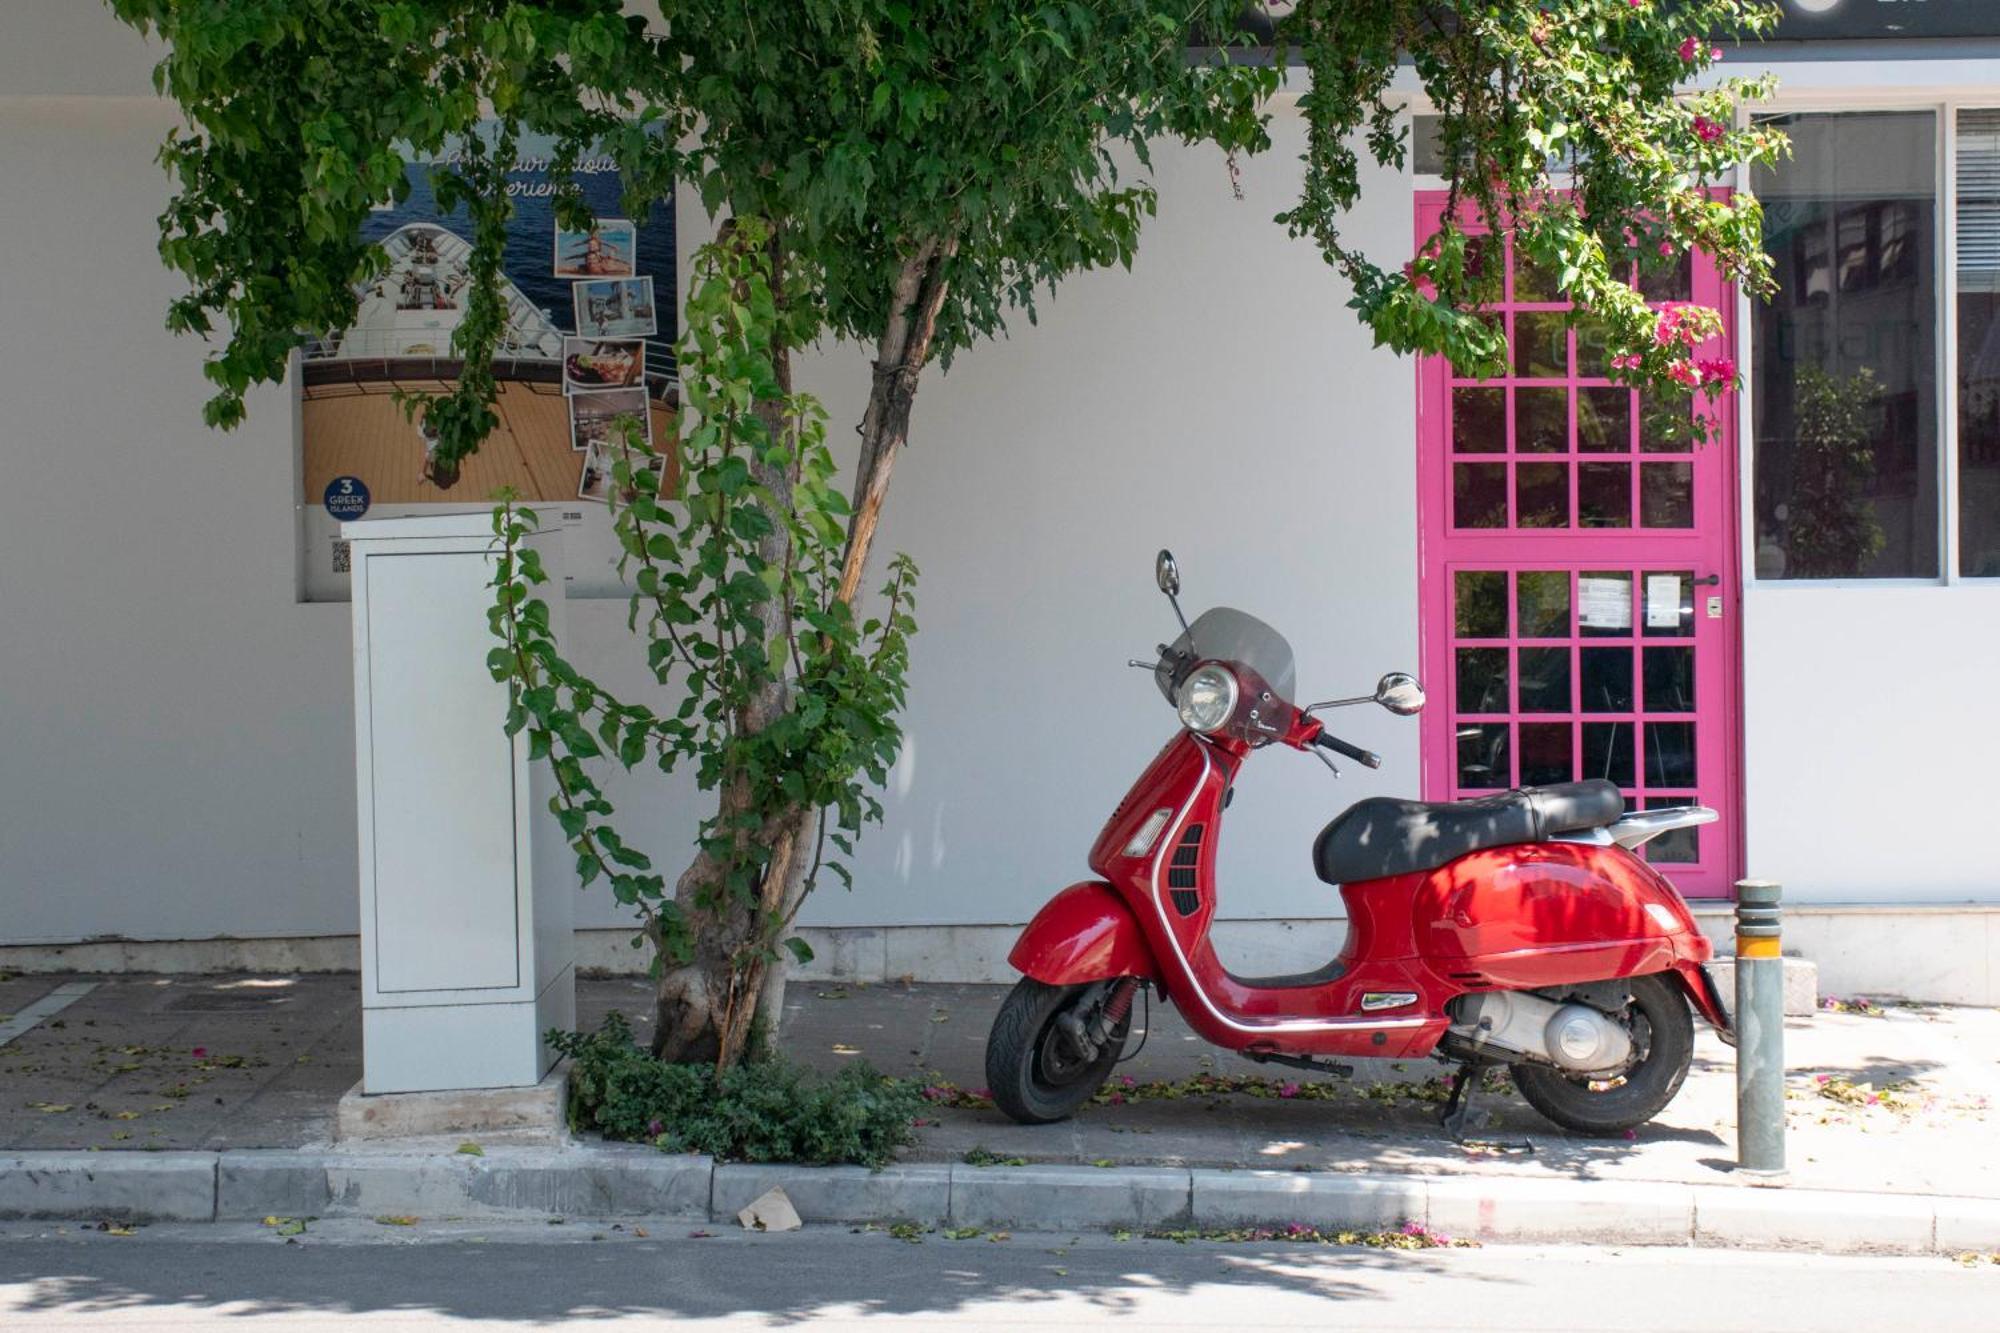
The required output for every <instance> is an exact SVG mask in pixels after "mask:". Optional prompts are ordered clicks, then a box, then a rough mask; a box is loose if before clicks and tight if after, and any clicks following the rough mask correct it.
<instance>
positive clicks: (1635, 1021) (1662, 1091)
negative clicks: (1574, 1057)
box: [1512, 973, 1694, 1137]
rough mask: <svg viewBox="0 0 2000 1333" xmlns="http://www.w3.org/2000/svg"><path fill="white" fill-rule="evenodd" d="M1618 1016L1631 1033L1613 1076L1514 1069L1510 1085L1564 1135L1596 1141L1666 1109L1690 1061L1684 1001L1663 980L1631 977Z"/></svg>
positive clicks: (1691, 1052)
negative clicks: (1626, 1054)
mask: <svg viewBox="0 0 2000 1333" xmlns="http://www.w3.org/2000/svg"><path fill="white" fill-rule="evenodd" d="M1618 1017H1619V1018H1620V1019H1622V1020H1623V1021H1624V1023H1625V1026H1626V1028H1627V1030H1628V1031H1630V1032H1631V1034H1632V1044H1633V1050H1634V1056H1633V1061H1632V1063H1631V1065H1630V1066H1628V1067H1627V1068H1626V1069H1625V1070H1624V1071H1623V1072H1622V1073H1620V1074H1619V1075H1618V1076H1617V1077H1615V1078H1609V1079H1605V1078H1596V1079H1593V1078H1590V1077H1588V1076H1586V1075H1582V1074H1568V1073H1564V1072H1563V1071H1561V1070H1558V1069H1551V1068H1549V1067H1548V1066H1546V1065H1531V1064H1517V1065H1515V1066H1513V1070H1512V1072H1513V1075H1514V1085H1515V1086H1516V1087H1518V1088H1520V1090H1521V1096H1522V1097H1524V1098H1526V1099H1527V1102H1528V1105H1530V1106H1532V1107H1534V1108H1535V1109H1536V1110H1537V1111H1540V1112H1541V1113H1542V1114H1543V1115H1545V1116H1547V1117H1548V1118H1549V1119H1551V1120H1553V1121H1555V1122H1556V1123H1557V1124H1558V1125H1561V1126H1562V1127H1563V1128H1564V1129H1571V1130H1575V1131H1576V1132H1577V1133H1579V1134H1593V1135H1598V1136H1600V1137H1601V1136H1605V1135H1611V1134H1619V1133H1623V1132H1624V1131H1625V1130H1628V1129H1635V1128H1637V1127H1638V1126H1640V1125H1643V1124H1645V1123H1646V1122H1647V1121H1648V1120H1651V1119H1652V1118H1653V1117H1654V1116H1656V1115H1658V1114H1659V1113H1660V1112H1661V1111H1662V1110H1664V1109H1665V1108H1666V1105H1667V1103H1668V1102H1670V1101H1672V1100H1673V1099H1674V1094H1675V1093H1677V1092H1679V1091H1680V1090H1681V1082H1682V1080H1684V1079H1686V1078H1687V1074H1688V1066H1689V1065H1690V1064H1692V1063H1693V1061H1694V1019H1693V1017H1692V1016H1691V1015H1690V1014H1689V1013H1688V1005H1687V999H1686V997H1685V996H1683V995H1682V994H1681V992H1680V988H1679V987H1677V986H1675V985H1674V984H1673V983H1672V982H1670V981H1668V980H1667V979H1666V977H1665V976H1664V975H1661V974H1657V973H1656V974H1654V975H1652V976H1646V977H1634V978H1633V979H1632V1002H1631V1004H1629V1005H1627V1006H1626V1009H1625V1012H1624V1013H1623V1014H1620V1015H1618Z"/></svg>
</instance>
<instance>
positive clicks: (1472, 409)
mask: <svg viewBox="0 0 2000 1333" xmlns="http://www.w3.org/2000/svg"><path fill="white" fill-rule="evenodd" d="M1451 447H1452V448H1453V449H1456V450H1457V451H1458V452H1459V453H1462V454H1497V453H1503V452H1505V451H1506V448H1507V391H1506V390H1505V389H1473V388H1457V389H1453V390H1452V391H1451Z"/></svg>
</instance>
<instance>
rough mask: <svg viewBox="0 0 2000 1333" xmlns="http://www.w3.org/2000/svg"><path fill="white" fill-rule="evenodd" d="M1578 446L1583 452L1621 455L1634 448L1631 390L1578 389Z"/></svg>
mask: <svg viewBox="0 0 2000 1333" xmlns="http://www.w3.org/2000/svg"><path fill="white" fill-rule="evenodd" d="M1576 447H1577V448H1578V449H1579V450H1580V451H1582V452H1584V453H1600V454H1622V453H1624V452H1625V451H1626V450H1628V449H1630V448H1631V447H1632V391H1631V390H1630V389H1606V388H1583V389H1578V390H1577V391H1576Z"/></svg>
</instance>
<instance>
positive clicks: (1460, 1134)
mask: <svg viewBox="0 0 2000 1333" xmlns="http://www.w3.org/2000/svg"><path fill="white" fill-rule="evenodd" d="M1478 1081H1479V1067H1478V1066H1477V1065H1475V1064H1473V1063H1472V1062H1471V1061H1467V1062H1465V1063H1464V1064H1461V1065H1460V1066H1459V1067H1458V1077H1457V1078H1456V1079H1455V1080H1453V1082H1452V1085H1451V1096H1450V1097H1449V1098H1448V1099H1447V1100H1446V1101H1445V1104H1444V1110H1443V1112H1441V1113H1440V1114H1439V1116H1438V1123H1440V1124H1442V1125H1443V1126H1444V1129H1445V1133H1447V1134H1449V1135H1451V1137H1452V1142H1454V1143H1464V1142H1465V1126H1466V1122H1467V1121H1468V1120H1470V1119H1471V1117H1472V1085H1473V1084H1474V1083H1477V1082H1478Z"/></svg>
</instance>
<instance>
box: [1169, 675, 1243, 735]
mask: <svg viewBox="0 0 2000 1333" xmlns="http://www.w3.org/2000/svg"><path fill="white" fill-rule="evenodd" d="M1236 696H1237V685H1236V674H1235V673H1234V672H1232V671H1231V670H1230V669H1229V668H1228V667H1225V666H1217V665H1216V664H1215V663H1213V662H1210V663H1209V664H1208V665H1207V666H1203V667H1197V668H1195V670H1194V671H1192V672H1190V673H1189V675H1188V678H1187V679H1186V680H1184V681H1182V682H1181V688H1180V697H1179V698H1178V699H1176V700H1175V701H1174V702H1175V706H1176V707H1177V708H1178V709H1179V711H1180V715H1181V725H1182V726H1184V727H1186V728H1187V729H1188V730H1189V731H1214V730H1215V729H1216V728H1217V727H1220V726H1221V725H1222V724H1223V723H1225V722H1227V721H1229V719H1230V717H1231V716H1233V715H1234V714H1235V712H1236Z"/></svg>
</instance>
